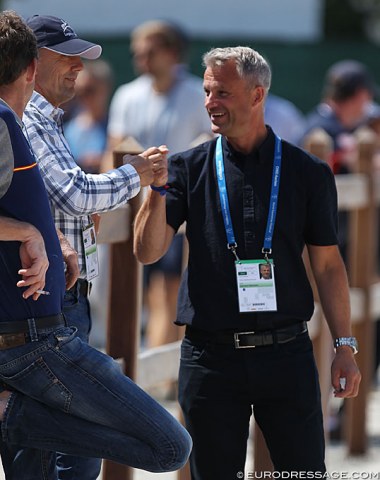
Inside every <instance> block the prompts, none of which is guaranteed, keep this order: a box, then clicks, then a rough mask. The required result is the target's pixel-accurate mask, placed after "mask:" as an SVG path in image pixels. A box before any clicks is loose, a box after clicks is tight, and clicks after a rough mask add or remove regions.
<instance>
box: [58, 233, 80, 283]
mask: <svg viewBox="0 0 380 480" xmlns="http://www.w3.org/2000/svg"><path fill="white" fill-rule="evenodd" d="M57 234H58V238H59V243H60V244H61V250H62V256H63V260H64V262H65V264H66V273H65V277H66V290H69V289H70V288H71V287H72V286H73V285H74V284H75V282H76V281H77V279H78V277H79V273H80V271H79V265H78V254H77V252H76V251H75V250H74V249H73V248H72V246H71V245H70V243H69V241H68V240H67V238H66V237H65V236H64V235H63V233H62V232H61V231H60V230H59V229H58V228H57Z"/></svg>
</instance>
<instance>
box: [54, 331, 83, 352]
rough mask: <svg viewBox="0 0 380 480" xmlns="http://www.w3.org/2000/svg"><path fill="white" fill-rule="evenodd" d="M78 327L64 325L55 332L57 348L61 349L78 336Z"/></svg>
mask: <svg viewBox="0 0 380 480" xmlns="http://www.w3.org/2000/svg"><path fill="white" fill-rule="evenodd" d="M77 332H78V329H77V328H76V327H63V328H60V329H59V330H56V331H55V332H54V333H53V336H54V338H55V341H56V344H55V345H54V346H55V348H56V349H60V348H61V347H63V346H64V345H66V344H67V343H69V342H71V341H72V340H74V339H75V338H76V336H77Z"/></svg>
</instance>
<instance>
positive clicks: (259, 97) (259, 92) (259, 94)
mask: <svg viewBox="0 0 380 480" xmlns="http://www.w3.org/2000/svg"><path fill="white" fill-rule="evenodd" d="M264 98H265V89H264V87H260V86H257V87H255V89H254V91H253V98H252V106H256V105H258V104H259V103H261V102H263V101H264Z"/></svg>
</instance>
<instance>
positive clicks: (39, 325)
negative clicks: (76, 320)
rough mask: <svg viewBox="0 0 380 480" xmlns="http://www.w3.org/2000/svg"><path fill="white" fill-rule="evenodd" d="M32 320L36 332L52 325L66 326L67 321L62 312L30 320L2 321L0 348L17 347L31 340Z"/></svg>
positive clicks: (0, 323) (0, 324) (0, 326)
mask: <svg viewBox="0 0 380 480" xmlns="http://www.w3.org/2000/svg"><path fill="white" fill-rule="evenodd" d="M30 320H34V326H35V330H36V333H39V331H40V330H44V329H46V328H51V327H59V326H65V325H66V321H65V317H64V316H63V314H62V313H59V314H57V315H49V316H46V317H34V318H33V319H29V321H28V320H16V321H14V322H0V350H5V349H7V348H13V347H17V346H19V345H24V344H25V343H27V342H29V341H30V339H29V336H28V335H26V334H27V333H29V332H30V329H31V327H30Z"/></svg>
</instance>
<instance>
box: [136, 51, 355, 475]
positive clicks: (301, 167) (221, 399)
mask: <svg viewBox="0 0 380 480" xmlns="http://www.w3.org/2000/svg"><path fill="white" fill-rule="evenodd" d="M204 64H205V67H206V70H205V74H204V89H205V94H206V99H205V106H206V109H207V111H208V113H209V116H210V118H211V122H212V129H213V131H214V133H216V134H220V136H219V137H218V138H217V139H216V140H212V141H210V142H207V143H205V144H203V145H200V146H198V147H196V148H194V149H192V150H189V151H187V152H183V153H179V154H176V155H174V156H172V157H171V159H170V167H169V175H168V169H167V165H166V164H165V160H164V159H163V160H161V161H160V162H157V163H156V164H155V166H154V168H155V179H154V182H153V185H152V190H151V191H150V193H149V195H148V196H147V198H146V200H145V202H144V205H143V206H142V208H141V210H140V212H139V214H138V216H137V218H136V222H135V252H136V255H137V257H138V258H139V260H140V261H142V262H143V263H150V262H153V261H155V260H157V258H159V257H160V256H162V255H163V254H164V253H165V251H166V250H167V248H168V246H169V245H170V242H171V240H172V238H173V236H174V234H175V232H176V231H177V230H178V228H179V226H180V225H181V224H182V223H183V222H184V221H186V235H187V238H188V240H189V261H188V268H187V270H186V272H185V274H184V277H183V281H182V285H181V289H180V293H179V300H178V312H177V320H176V323H178V324H182V325H183V324H185V325H186V336H185V338H184V340H183V344H182V350H181V367H180V377H179V400H180V404H181V407H182V409H183V411H184V416H185V421H186V426H187V428H188V430H189V432H190V434H191V435H192V437H193V441H194V447H193V453H192V455H191V462H190V464H191V471H192V478H193V480H214V479H215V480H216V479H221V478H223V479H230V478H231V479H232V478H243V476H242V475H244V474H243V473H242V472H244V464H245V458H246V446H247V439H248V432H249V419H250V416H251V414H252V411H253V413H254V415H255V418H256V421H257V422H258V424H259V425H260V427H261V429H262V431H263V434H264V436H265V439H266V442H267V445H268V448H269V450H270V454H271V458H272V461H273V463H274V467H275V469H276V470H277V471H281V472H284V471H288V472H290V471H311V472H324V471H325V464H324V434H323V425H322V412H321V405H320V391H319V384H318V375H317V371H316V368H315V363H314V358H313V353H312V345H311V341H310V338H309V336H308V333H307V326H306V322H307V321H308V320H310V317H311V315H312V313H313V308H314V302H313V295H312V290H311V287H310V284H309V282H308V279H307V275H306V272H305V267H304V263H303V260H302V252H303V249H304V246H305V245H306V246H307V249H308V252H309V255H310V260H311V265H312V268H313V273H314V276H315V279H316V283H317V286H318V289H319V294H320V298H321V302H322V305H323V308H324V312H325V315H326V318H327V321H328V324H329V327H330V330H331V333H332V336H333V338H334V342H335V346H336V355H335V358H334V361H333V365H332V385H333V387H334V389H335V395H336V396H338V397H351V396H355V395H357V392H358V388H359V383H360V373H359V371H358V368H357V366H356V363H355V360H354V357H353V353H354V351H353V350H356V346H355V339H354V338H353V337H351V327H350V307H349V292H348V284H347V276H346V272H345V268H344V264H343V262H342V259H341V256H340V254H339V250H338V247H337V199H336V189H335V184H334V178H333V174H332V172H331V170H330V168H329V167H328V166H327V165H326V164H325V163H323V162H321V161H320V160H318V159H317V158H315V157H311V156H310V155H308V154H307V153H306V152H304V151H302V150H300V149H299V148H297V147H295V146H293V145H291V144H289V143H287V142H285V141H281V139H280V138H279V137H278V136H277V135H276V134H275V133H274V132H273V131H272V130H271V128H270V127H269V126H266V125H265V123H264V102H265V98H266V95H267V93H268V90H269V87H270V81H271V72H270V68H269V66H268V64H267V62H266V61H265V59H264V58H263V57H262V56H261V55H260V54H258V53H257V52H256V51H254V50H252V49H250V48H248V47H235V48H222V49H213V50H211V51H210V52H208V53H207V54H205V56H204ZM185 113H186V112H184V114H185ZM263 263H268V264H270V266H271V272H272V279H271V280H270V281H268V280H263V279H261V278H260V264H263ZM342 378H345V379H346V380H345V381H346V384H345V388H344V389H343V388H342V387H341V381H340V379H342Z"/></svg>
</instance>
